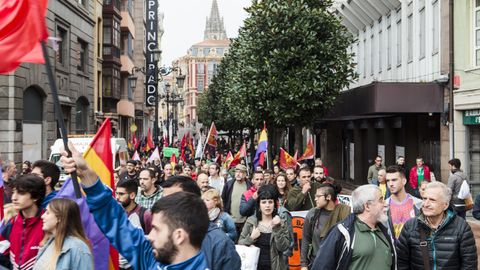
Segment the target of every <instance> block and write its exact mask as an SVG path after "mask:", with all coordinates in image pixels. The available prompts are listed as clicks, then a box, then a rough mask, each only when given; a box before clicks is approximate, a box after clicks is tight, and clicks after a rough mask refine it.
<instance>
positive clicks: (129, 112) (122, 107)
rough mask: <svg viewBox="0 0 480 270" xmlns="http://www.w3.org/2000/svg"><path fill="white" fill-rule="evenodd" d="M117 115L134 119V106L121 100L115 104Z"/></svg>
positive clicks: (130, 102) (125, 100)
mask: <svg viewBox="0 0 480 270" xmlns="http://www.w3.org/2000/svg"><path fill="white" fill-rule="evenodd" d="M117 113H118V115H123V116H128V117H132V118H133V117H135V104H134V103H133V102H132V101H129V100H128V99H121V100H120V101H119V102H118V103H117Z"/></svg>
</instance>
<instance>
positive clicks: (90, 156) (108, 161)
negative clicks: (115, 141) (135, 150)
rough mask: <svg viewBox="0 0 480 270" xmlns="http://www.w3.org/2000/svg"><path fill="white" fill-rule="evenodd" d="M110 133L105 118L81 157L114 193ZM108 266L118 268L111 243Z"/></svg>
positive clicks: (108, 124) (108, 122)
mask: <svg viewBox="0 0 480 270" xmlns="http://www.w3.org/2000/svg"><path fill="white" fill-rule="evenodd" d="M111 133H112V127H111V123H110V118H107V119H105V121H104V122H103V124H102V126H101V127H100V128H99V129H98V132H97V134H96V135H95V137H94V138H93V141H92V142H91V143H90V146H89V147H88V149H87V151H85V153H84V154H83V158H85V161H86V162H87V164H88V166H90V168H92V169H93V170H94V171H95V173H96V174H97V175H98V177H99V178H100V181H102V182H103V184H105V185H107V186H108V187H110V188H111V189H112V195H114V194H115V185H114V182H113V158H112V145H111V139H110V137H111ZM108 266H109V267H108V269H109V270H117V269H118V268H119V265H118V252H117V251H116V250H115V249H114V248H113V247H112V246H111V245H110V258H109V263H108Z"/></svg>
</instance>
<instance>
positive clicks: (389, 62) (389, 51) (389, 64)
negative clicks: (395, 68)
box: [387, 25, 392, 69]
mask: <svg viewBox="0 0 480 270" xmlns="http://www.w3.org/2000/svg"><path fill="white" fill-rule="evenodd" d="M391 67H392V26H391V25H389V26H387V69H390V68H391Z"/></svg>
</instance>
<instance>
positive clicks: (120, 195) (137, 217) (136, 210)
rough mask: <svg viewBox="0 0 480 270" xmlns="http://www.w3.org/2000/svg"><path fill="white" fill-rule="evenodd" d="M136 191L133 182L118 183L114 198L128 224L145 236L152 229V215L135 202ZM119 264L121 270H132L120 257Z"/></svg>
mask: <svg viewBox="0 0 480 270" xmlns="http://www.w3.org/2000/svg"><path fill="white" fill-rule="evenodd" d="M137 190H138V185H137V183H136V182H135V181H133V180H127V181H120V182H119V183H118V186H117V188H116V191H115V198H116V199H117V201H118V202H119V203H120V204H121V205H122V207H123V209H125V212H126V213H127V216H128V220H129V221H130V223H131V224H132V225H133V226H135V227H137V228H142V230H143V232H144V233H145V235H147V234H148V233H150V230H151V229H152V214H151V212H150V210H148V209H146V208H145V207H142V206H141V205H139V204H137V203H136V202H135V198H136V197H137ZM119 262H120V263H119V265H120V269H121V270H130V269H133V267H132V266H131V265H130V264H129V263H128V261H127V260H126V259H125V258H123V257H122V256H120V258H119Z"/></svg>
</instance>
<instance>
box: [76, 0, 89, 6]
mask: <svg viewBox="0 0 480 270" xmlns="http://www.w3.org/2000/svg"><path fill="white" fill-rule="evenodd" d="M77 1H78V4H80V5H82V6H84V7H86V6H87V0H77Z"/></svg>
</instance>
